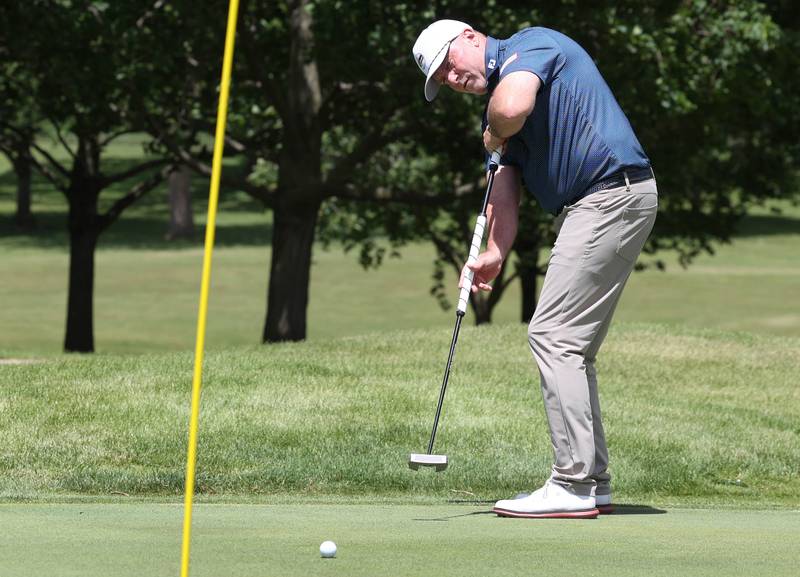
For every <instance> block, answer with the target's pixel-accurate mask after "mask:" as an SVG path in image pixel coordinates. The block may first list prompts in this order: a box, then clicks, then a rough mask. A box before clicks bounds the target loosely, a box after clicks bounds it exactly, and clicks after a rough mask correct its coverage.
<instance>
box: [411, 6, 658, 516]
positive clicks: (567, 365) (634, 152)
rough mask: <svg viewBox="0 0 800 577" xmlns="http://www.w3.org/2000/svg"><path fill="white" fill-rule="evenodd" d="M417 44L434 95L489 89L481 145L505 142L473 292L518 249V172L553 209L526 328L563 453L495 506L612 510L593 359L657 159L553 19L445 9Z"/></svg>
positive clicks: (647, 211)
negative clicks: (484, 25) (534, 481)
mask: <svg viewBox="0 0 800 577" xmlns="http://www.w3.org/2000/svg"><path fill="white" fill-rule="evenodd" d="M413 54H414V59H415V61H416V62H417V65H418V66H419V67H420V69H421V70H422V73H423V74H425V77H426V79H425V98H426V99H427V100H428V101H431V100H433V99H434V98H435V97H436V94H437V92H438V91H439V88H440V86H441V85H447V86H449V87H450V88H452V89H453V90H456V91H457V92H466V93H469V94H488V95H489V99H488V104H487V107H486V111H485V113H484V118H483V128H484V131H483V144H484V147H485V148H486V150H487V151H492V150H495V149H497V148H502V149H503V156H502V159H501V162H500V164H501V166H500V168H499V169H498V170H497V173H496V175H495V182H494V190H493V191H492V199H491V203H490V205H489V210H488V211H487V215H488V217H489V238H488V243H487V247H486V251H485V252H483V253H481V255H480V256H479V258H478V260H477V261H476V262H475V263H473V264H471V265H469V266H470V268H471V269H472V270H473V271H474V273H475V274H474V278H473V285H472V291H473V292H476V291H478V290H486V291H489V290H492V287H491V285H490V284H489V283H490V282H491V281H492V280H494V278H495V277H496V276H497V275H498V273H499V272H500V267H501V265H502V263H503V261H504V259H505V258H506V256H507V255H508V253H509V251H510V250H511V247H512V245H513V243H514V238H515V236H516V233H517V219H518V214H519V201H520V194H521V184H524V185H525V187H526V188H527V190H528V191H530V192H531V193H532V194H533V195H534V196H535V197H536V199H537V200H538V202H539V204H540V205H541V206H542V208H544V209H545V210H546V211H548V212H550V213H552V214H553V215H555V217H556V219H555V226H556V230H557V232H558V236H557V239H556V242H555V245H554V247H553V250H552V255H551V257H550V263H549V266H548V269H547V274H546V275H545V279H544V283H543V285H542V290H541V293H540V295H539V302H538V305H537V307H536V312H535V313H534V315H533V319H532V320H531V323H530V326H529V329H528V340H529V342H530V347H531V351H532V352H533V356H534V358H535V360H536V364H537V365H538V367H539V372H540V375H541V387H542V396H543V398H544V405H545V410H546V412H547V421H548V424H549V427H550V438H551V440H552V443H553V451H554V460H555V462H554V464H553V468H552V472H551V475H550V478H549V479H548V481H547V482H546V483H545V484H544V486H543V487H541V488H540V489H538V490H537V491H534V492H533V493H531V494H530V495H529V496H527V497H524V498H520V499H510V500H502V501H498V502H497V504H496V505H495V508H494V511H495V512H496V513H497V514H498V515H501V516H504V517H533V518H543V517H544V518H546V517H577V518H593V517H596V516H597V515H598V513H606V512H611V510H612V505H611V476H610V475H609V473H608V451H607V449H606V441H605V435H604V433H603V425H602V422H601V417H600V403H599V399H598V393H597V377H596V373H595V358H596V355H597V352H598V350H599V349H600V345H601V344H602V342H603V339H604V338H605V336H606V333H607V332H608V327H609V324H610V323H611V317H612V316H613V314H614V309H615V308H616V306H617V303H618V302H619V298H620V296H621V294H622V289H623V287H624V286H625V283H626V281H627V280H628V277H629V275H630V273H631V271H632V270H633V266H634V263H635V261H636V258H637V257H638V256H639V253H640V252H641V250H642V246H643V245H644V243H645V240H647V237H648V235H649V234H650V231H651V229H652V228H653V223H654V222H655V218H656V211H657V208H658V192H657V189H656V182H655V179H654V176H653V171H652V169H651V168H650V161H649V159H648V158H647V156H646V155H645V153H644V150H643V149H642V146H641V144H639V141H638V139H637V138H636V135H635V134H634V133H633V129H632V128H631V125H630V123H629V122H628V119H627V118H626V117H625V114H624V113H623V112H622V109H621V108H620V106H619V104H618V103H617V101H616V99H615V98H614V96H613V94H612V93H611V90H610V89H609V87H608V85H607V84H606V83H605V81H604V80H603V77H602V76H601V75H600V72H599V71H598V70H597V67H596V66H595V64H594V62H593V61H592V59H591V58H590V57H589V55H588V54H587V53H586V52H585V51H584V50H583V49H582V48H581V47H580V46H579V45H578V44H577V43H576V42H575V41H573V40H571V39H570V38H568V37H567V36H565V35H563V34H561V33H559V32H556V31H555V30H549V29H547V28H540V27H536V28H527V29H525V30H522V31H520V32H518V33H517V34H515V35H514V36H512V37H511V38H508V39H506V40H498V39H495V38H492V37H490V36H485V35H484V34H481V33H480V32H478V31H476V30H474V29H473V28H472V27H471V26H469V25H468V24H465V23H463V22H458V21H455V20H438V21H436V22H434V23H433V24H431V25H430V26H428V27H427V28H426V29H425V30H424V31H423V32H422V33H421V34H420V35H419V37H418V38H417V41H416V43H415V44H414V48H413ZM462 278H463V274H462Z"/></svg>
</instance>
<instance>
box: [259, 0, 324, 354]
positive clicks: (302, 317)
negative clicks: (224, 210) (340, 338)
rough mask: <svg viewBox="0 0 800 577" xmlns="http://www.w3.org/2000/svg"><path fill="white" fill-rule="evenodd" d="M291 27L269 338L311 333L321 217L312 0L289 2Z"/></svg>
mask: <svg viewBox="0 0 800 577" xmlns="http://www.w3.org/2000/svg"><path fill="white" fill-rule="evenodd" d="M289 12H290V17H289V26H290V29H291V32H290V37H291V42H290V47H289V60H288V77H287V80H288V81H287V83H286V106H285V108H284V110H283V115H282V120H283V123H284V130H283V149H282V151H281V155H280V159H279V168H278V199H277V201H276V202H275V206H274V210H273V213H272V214H273V232H272V263H271V265H270V276H269V293H268V295H267V320H266V323H265V325H264V334H263V341H264V342H276V341H299V340H303V339H305V338H306V309H307V308H308V283H309V280H310V277H311V252H312V247H313V243H314V233H315V232H316V227H317V216H318V214H319V207H320V205H321V204H322V196H321V193H320V192H319V191H318V187H319V185H320V183H321V182H322V155H321V150H322V128H321V126H320V118H319V113H320V108H321V106H322V92H321V90H320V85H319V74H318V72H317V64H316V61H315V60H314V50H313V48H314V34H313V30H312V10H311V3H310V2H309V1H308V0H292V1H291V2H290V3H289Z"/></svg>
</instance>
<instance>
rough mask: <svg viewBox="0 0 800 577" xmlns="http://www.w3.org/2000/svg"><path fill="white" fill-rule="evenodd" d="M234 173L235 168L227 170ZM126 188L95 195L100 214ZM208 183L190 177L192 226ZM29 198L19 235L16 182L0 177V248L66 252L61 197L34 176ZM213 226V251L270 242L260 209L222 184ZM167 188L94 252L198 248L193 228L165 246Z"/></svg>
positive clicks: (140, 205)
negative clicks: (29, 221) (29, 222)
mask: <svg viewBox="0 0 800 577" xmlns="http://www.w3.org/2000/svg"><path fill="white" fill-rule="evenodd" d="M134 164H135V162H134V161H132V160H130V159H106V160H104V166H105V167H106V168H107V169H108V170H109V171H110V172H114V171H117V170H124V169H126V168H129V167H130V166H133V165H134ZM226 170H228V171H229V172H235V170H236V169H235V167H227V168H226ZM129 188H130V183H129V182H128V183H122V184H119V185H114V186H112V187H109V189H107V190H105V191H103V193H102V194H101V195H100V212H101V213H103V212H105V211H106V210H108V208H109V207H110V206H111V204H112V203H113V202H114V201H115V200H117V199H119V198H121V197H122V196H124V195H125V194H126V193H127V192H128V190H129ZM207 188H208V180H207V179H205V178H203V177H198V176H196V175H194V176H193V178H192V191H193V196H194V200H193V202H192V204H193V206H192V208H193V212H194V217H195V220H196V221H201V222H202V221H204V220H205V215H206V213H207V211H208V202H207V192H206V191H207ZM31 194H32V197H33V201H34V202H33V207H32V208H33V217H34V219H35V221H36V226H35V228H34V229H33V230H30V231H27V230H19V229H18V228H17V226H16V224H15V223H14V211H15V208H16V200H15V199H16V176H15V175H14V173H13V171H10V170H8V171H6V172H4V173H0V243H2V244H3V245H4V246H7V247H20V248H50V249H59V248H61V249H67V248H68V246H69V244H68V237H67V211H68V205H67V201H66V199H65V198H64V196H63V194H61V193H60V192H58V191H57V190H55V189H54V188H53V186H52V185H51V184H50V183H49V182H48V181H46V180H44V179H43V178H42V177H41V176H40V175H38V174H36V173H34V175H33V182H32V186H31ZM218 211H219V217H218V221H217V234H216V245H217V246H269V245H270V244H271V240H272V224H271V217H270V216H268V215H267V214H265V209H264V206H263V205H262V204H261V203H260V202H259V201H257V200H255V199H253V198H252V197H250V196H248V195H247V194H246V193H244V192H241V191H238V190H235V189H233V188H230V187H226V186H225V183H224V179H223V183H222V188H221V190H220V198H219V207H218ZM169 213H170V211H169V204H168V199H167V185H166V183H163V184H161V185H160V186H159V187H157V188H156V189H154V190H153V191H151V192H150V193H148V194H147V195H145V196H144V197H143V198H142V199H140V200H139V201H137V202H136V203H135V204H134V205H133V206H131V207H130V208H129V209H127V210H126V211H125V212H123V214H122V215H121V216H120V218H119V220H118V221H117V222H115V223H114V224H112V225H111V227H109V228H108V230H106V231H105V232H104V233H103V234H102V235H101V236H100V240H99V243H98V248H101V249H102V248H123V249H185V248H195V247H202V246H203V243H204V240H205V228H204V226H203V225H202V224H196V225H195V235H194V238H193V239H191V240H167V239H166V238H165V237H166V233H167V228H168V225H169Z"/></svg>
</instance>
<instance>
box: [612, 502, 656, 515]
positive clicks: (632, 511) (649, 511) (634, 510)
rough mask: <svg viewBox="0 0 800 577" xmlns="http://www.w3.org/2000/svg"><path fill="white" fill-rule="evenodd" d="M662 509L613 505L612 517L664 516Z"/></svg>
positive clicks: (625, 504) (645, 506) (646, 506)
mask: <svg viewBox="0 0 800 577" xmlns="http://www.w3.org/2000/svg"><path fill="white" fill-rule="evenodd" d="M665 513H666V511H665V510H664V509H656V508H655V507H651V506H649V505H632V504H629V503H623V504H621V505H614V512H613V513H612V515H664V514H665Z"/></svg>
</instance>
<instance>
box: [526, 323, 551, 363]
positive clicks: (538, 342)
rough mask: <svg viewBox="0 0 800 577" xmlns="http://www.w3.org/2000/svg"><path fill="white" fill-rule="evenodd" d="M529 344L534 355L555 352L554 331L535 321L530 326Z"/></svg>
mask: <svg viewBox="0 0 800 577" xmlns="http://www.w3.org/2000/svg"><path fill="white" fill-rule="evenodd" d="M528 344H529V345H530V347H531V350H532V351H533V352H534V353H536V354H546V353H547V352H548V351H551V350H553V347H554V345H555V344H556V339H555V335H554V334H553V331H552V330H550V329H549V328H547V327H545V326H544V325H542V324H541V323H537V322H536V320H535V319H534V320H533V321H531V324H530V325H528Z"/></svg>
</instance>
